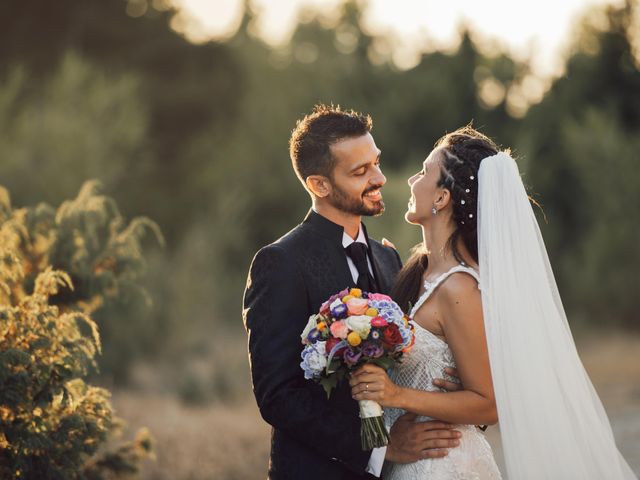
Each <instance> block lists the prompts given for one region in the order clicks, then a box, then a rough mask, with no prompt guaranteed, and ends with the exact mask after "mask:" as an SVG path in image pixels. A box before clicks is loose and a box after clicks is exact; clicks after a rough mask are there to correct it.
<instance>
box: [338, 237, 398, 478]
mask: <svg viewBox="0 0 640 480" xmlns="http://www.w3.org/2000/svg"><path fill="white" fill-rule="evenodd" d="M353 242H360V243H364V244H365V245H367V239H366V238H365V236H364V231H363V230H362V228H360V230H359V231H358V236H357V237H356V239H355V240H354V239H353V238H351V237H350V236H349V235H347V234H346V233H343V234H342V246H343V247H344V248H347V247H348V246H349V245H351V244H352V243H353ZM345 256H346V257H347V263H348V264H349V270H350V271H351V277H352V278H353V283H354V284H356V283H357V282H358V269H357V268H356V265H355V264H354V263H353V260H351V257H350V256H349V255H347V254H346V252H345ZM367 265H368V266H369V273H371V276H373V267H372V266H371V259H370V258H369V254H368V253H367ZM386 454H387V447H379V448H374V449H373V450H372V451H371V457H370V458H369V464H368V465H367V472H369V473H370V474H372V475H375V476H376V477H379V476H380V473H381V472H382V464H383V463H384V457H385V455H386Z"/></svg>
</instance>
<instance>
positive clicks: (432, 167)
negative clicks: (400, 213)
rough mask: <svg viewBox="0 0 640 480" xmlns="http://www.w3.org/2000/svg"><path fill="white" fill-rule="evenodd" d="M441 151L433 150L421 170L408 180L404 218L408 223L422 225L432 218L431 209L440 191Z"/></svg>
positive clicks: (439, 149) (440, 149)
mask: <svg viewBox="0 0 640 480" xmlns="http://www.w3.org/2000/svg"><path fill="white" fill-rule="evenodd" d="M442 149H443V147H439V148H436V149H434V150H433V151H432V152H431V153H430V154H429V156H428V157H427V159H426V160H425V161H424V162H423V164H422V170H420V171H419V172H418V173H416V174H415V175H413V176H412V177H411V178H409V180H408V183H409V187H411V198H410V199H409V204H408V208H407V213H406V214H405V216H404V218H405V219H406V221H407V222H409V223H412V224H415V225H418V224H419V225H423V224H424V223H425V222H427V221H428V220H429V219H431V217H433V213H432V211H431V209H432V208H433V207H434V205H435V202H436V199H437V198H438V196H439V194H440V192H441V190H442V188H441V187H438V181H439V180H440V161H441V158H442V156H443V153H442Z"/></svg>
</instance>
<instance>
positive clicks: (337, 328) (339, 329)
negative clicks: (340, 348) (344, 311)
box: [329, 320, 349, 340]
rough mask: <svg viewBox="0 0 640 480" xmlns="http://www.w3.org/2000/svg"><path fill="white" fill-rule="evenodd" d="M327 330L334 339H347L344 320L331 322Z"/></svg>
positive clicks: (347, 330) (347, 331) (347, 332)
mask: <svg viewBox="0 0 640 480" xmlns="http://www.w3.org/2000/svg"><path fill="white" fill-rule="evenodd" d="M329 329H330V330H331V335H333V336H334V337H336V338H342V339H343V340H344V339H345V338H347V335H348V334H349V327H347V324H346V323H344V320H338V321H337V322H333V323H332V324H331V326H330V327H329Z"/></svg>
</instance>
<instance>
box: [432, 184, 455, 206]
mask: <svg viewBox="0 0 640 480" xmlns="http://www.w3.org/2000/svg"><path fill="white" fill-rule="evenodd" d="M450 202H451V192H450V191H449V190H447V189H446V188H440V189H438V191H437V192H436V200H435V202H433V203H434V206H435V207H436V208H437V209H438V210H443V209H445V208H447V205H449V203H450Z"/></svg>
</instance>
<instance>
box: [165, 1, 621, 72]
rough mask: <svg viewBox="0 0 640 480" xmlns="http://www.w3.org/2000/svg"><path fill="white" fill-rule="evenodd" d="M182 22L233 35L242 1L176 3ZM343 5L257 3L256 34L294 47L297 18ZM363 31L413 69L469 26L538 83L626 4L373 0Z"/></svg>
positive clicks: (193, 34)
mask: <svg viewBox="0 0 640 480" xmlns="http://www.w3.org/2000/svg"><path fill="white" fill-rule="evenodd" d="M173 2H174V3H175V4H176V5H177V6H178V7H179V8H181V9H182V12H183V15H182V17H181V19H180V20H179V21H178V22H177V24H176V29H178V30H181V31H183V32H184V33H185V34H186V35H187V37H189V38H191V39H192V40H194V41H204V40H207V39H222V38H225V37H228V36H230V35H232V34H233V32H234V31H235V30H236V29H237V27H238V24H239V22H240V19H241V18H242V8H243V7H242V6H243V3H244V2H243V0H173ZM340 3H341V1H340V0H252V5H255V6H256V7H257V8H258V10H259V16H258V24H257V30H258V33H259V35H260V36H261V37H262V38H263V39H265V41H267V42H268V43H270V44H273V45H280V44H284V43H286V42H287V40H288V39H289V37H290V35H291V33H292V31H293V29H294V27H295V24H296V21H297V18H298V16H299V15H300V14H301V13H302V12H304V10H305V8H307V9H308V8H310V7H311V8H316V9H318V10H319V11H320V12H321V14H322V16H323V17H324V18H325V19H326V21H327V22H330V21H331V18H332V16H333V17H335V15H336V13H337V11H338V9H337V8H336V6H337V5H339V4H340ZM367 3H368V5H367V7H366V10H365V18H364V27H365V28H366V30H367V31H368V32H371V33H386V34H388V35H390V36H392V37H393V38H394V39H395V47H394V56H393V60H394V61H395V62H396V64H398V65H399V66H400V67H401V68H402V67H404V68H410V67H411V66H413V65H414V64H415V63H416V62H417V60H418V55H419V53H420V51H421V50H423V49H424V46H425V45H429V47H430V49H434V48H438V49H447V48H452V47H455V45H456V44H457V40H458V39H459V34H458V32H459V28H458V27H459V25H460V24H461V23H462V22H464V23H465V24H466V25H469V26H470V27H471V28H472V30H473V31H474V32H477V33H478V34H479V35H480V39H481V40H483V43H484V44H485V48H492V47H493V46H497V47H499V48H503V49H505V50H507V51H508V52H509V53H511V54H512V55H514V56H516V57H517V58H520V59H529V60H531V62H532V67H533V69H534V71H536V73H537V74H539V75H540V76H553V75H558V74H560V73H561V67H562V58H563V55H564V52H565V51H566V49H567V48H568V39H569V37H570V34H571V32H572V28H573V25H574V24H575V22H576V21H577V19H578V18H579V17H580V15H581V14H583V13H584V12H585V11H586V10H587V9H588V8H589V7H592V6H594V5H599V4H603V3H609V4H611V3H620V0H536V1H535V2H534V1H524V0H510V1H509V0H448V1H447V2H444V1H442V0H440V1H436V0H369V1H368V2H367Z"/></svg>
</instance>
